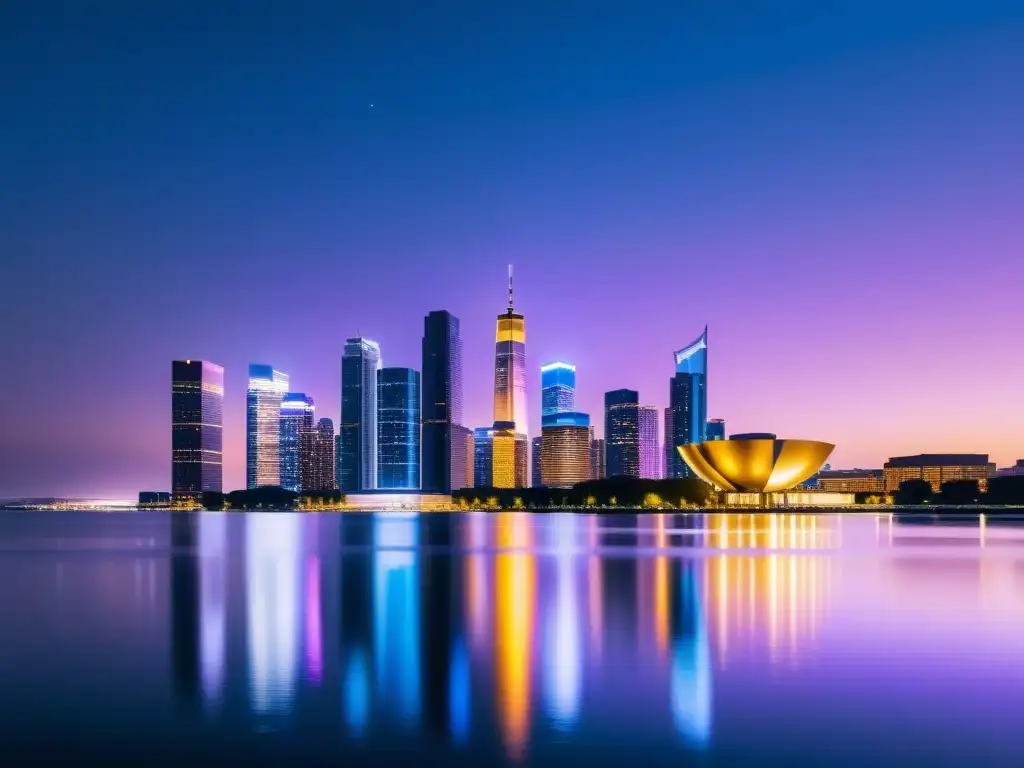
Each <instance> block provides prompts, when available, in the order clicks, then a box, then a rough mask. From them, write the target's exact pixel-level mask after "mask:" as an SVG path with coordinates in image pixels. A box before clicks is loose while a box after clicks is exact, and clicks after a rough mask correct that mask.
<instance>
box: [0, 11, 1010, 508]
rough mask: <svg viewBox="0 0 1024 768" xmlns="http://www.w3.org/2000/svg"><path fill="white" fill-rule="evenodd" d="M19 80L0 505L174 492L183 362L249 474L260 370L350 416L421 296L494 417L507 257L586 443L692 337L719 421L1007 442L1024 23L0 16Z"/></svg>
mask: <svg viewBox="0 0 1024 768" xmlns="http://www.w3.org/2000/svg"><path fill="white" fill-rule="evenodd" d="M0 67H2V68H3V71H4V72H5V73H6V75H5V77H4V78H3V79H2V81H0V98H2V103H3V105H4V113H3V120H2V121H0V255H2V266H0V278H2V284H3V285H4V286H5V288H6V289H7V290H6V291H5V292H4V293H5V295H4V301H3V303H2V306H0V313H2V314H0V321H2V323H3V327H4V329H5V331H4V334H3V337H2V341H0V344H2V346H0V351H2V353H3V359H4V360H5V361H7V363H8V366H9V371H10V372H11V373H10V375H9V377H8V379H7V384H6V385H5V387H4V393H3V395H4V396H3V397H2V398H0V417H2V418H0V424H2V425H3V430H2V434H0V495H11V494H21V493H39V494H43V493H50V492H52V493H90V494H91V493H115V494H118V495H125V494H130V493H131V492H132V491H134V490H137V489H138V488H140V487H143V486H145V487H152V488H165V487H166V486H167V484H168V482H169V480H168V476H169V433H170V430H169V418H168V411H169V385H168V379H169V371H170V363H169V361H170V360H171V359H172V358H174V357H206V358H208V359H212V360H214V361H216V362H219V363H221V364H223V365H225V367H226V369H227V380H228V381H227V387H228V394H227V401H226V408H227V411H228V413H227V429H226V435H225V437H226V441H227V454H228V458H227V472H226V482H227V484H228V485H229V486H230V487H235V486H240V485H241V484H242V475H241V466H242V464H241V461H242V454H243V452H244V448H243V436H242V423H243V422H242V414H243V412H244V397H243V392H244V388H245V366H246V365H247V364H248V363H249V362H267V363H271V364H274V365H276V366H278V367H279V368H281V369H283V370H285V371H287V372H288V373H290V374H291V376H292V385H293V388H294V389H296V390H304V391H306V392H308V393H310V394H312V395H313V397H314V398H315V399H316V400H317V404H318V411H319V412H320V413H322V414H323V415H328V416H332V417H336V416H337V411H338V392H337V390H338V368H339V363H338V358H339V356H340V353H341V348H342V345H343V342H344V338H345V337H346V336H349V335H355V334H356V333H357V332H362V333H363V334H365V335H367V336H369V337H371V338H375V339H377V340H378V341H380V342H381V345H382V347H383V356H384V361H385V363H386V364H394V365H411V366H414V367H417V368H418V367H419V365H420V363H419V338H420V333H421V329H422V316H423V315H424V314H425V313H426V312H427V311H429V310H431V309H437V308H448V309H451V310H452V311H454V312H455V313H456V314H457V315H458V316H460V317H461V318H462V321H463V335H464V337H465V343H466V380H467V381H466V385H467V394H466V397H467V412H466V418H467V421H468V422H469V426H479V425H481V424H485V423H487V421H489V419H490V390H491V386H492V385H491V376H492V366H493V362H492V348H491V346H492V337H491V335H492V333H493V316H494V315H495V314H496V313H497V312H498V311H500V309H501V308H502V305H503V303H504V300H503V291H504V273H505V265H506V264H507V263H508V262H514V263H515V265H516V270H517V275H518V276H519V295H520V298H519V305H520V307H521V308H522V309H523V310H524V311H525V312H526V314H527V323H528V348H529V355H530V365H531V371H534V369H536V368H538V367H539V365H540V364H541V363H542V362H545V361H546V360H548V359H552V358H555V357H561V358H567V359H569V360H571V361H573V362H575V363H577V365H578V367H579V381H580V395H579V397H580V402H579V405H580V407H581V408H582V409H583V410H586V411H589V412H591V413H592V414H594V415H595V422H597V423H600V422H601V418H600V416H599V413H600V400H601V395H602V393H603V391H604V390H606V389H612V388H616V387H623V386H625V387H632V388H637V389H639V390H640V391H641V395H642V397H643V399H644V400H645V401H647V402H651V403H654V404H656V405H665V404H666V400H667V391H668V388H667V383H666V380H667V377H668V375H669V373H670V371H671V362H670V361H671V358H670V353H671V351H672V349H674V348H676V347H678V346H680V345H681V344H684V343H686V342H687V341H689V340H691V339H692V338H693V337H694V336H696V335H697V333H699V331H700V329H701V328H703V326H704V325H705V323H708V324H710V325H711V328H712V337H711V361H712V362H711V367H712V383H711V390H710V405H711V411H712V415H714V416H721V417H724V418H726V419H727V421H728V422H729V424H730V431H732V429H733V428H735V429H736V430H737V431H738V430H741V429H771V430H774V431H777V432H779V433H784V434H793V433H799V434H794V435H793V436H804V437H808V438H820V439H827V440H832V441H834V442H836V443H837V444H838V446H839V447H838V448H837V451H836V460H837V463H838V464H840V465H852V464H865V463H866V464H875V465H877V464H879V463H880V462H881V461H883V460H884V459H885V457H886V456H888V455H890V454H892V453H900V452H914V451H915V450H942V449H963V450H968V449H970V450H978V451H990V452H992V453H993V454H994V455H995V456H996V458H997V459H998V460H999V461H1000V463H1005V462H1007V461H1010V460H1012V459H1013V458H1016V457H1017V455H1018V454H1020V455H1024V446H1021V440H1020V438H1019V435H1020V434H1022V433H1024V415H1021V414H1019V411H1020V409H1019V405H1018V404H1019V392H1020V391H1021V386H1022V365H1024V364H1022V363H1020V362H1017V361H1013V360H1010V359H1009V358H1008V357H1007V355H1005V354H1004V351H1005V349H1007V348H1008V347H1009V346H1011V345H1013V344H1018V345H1019V331H1020V328H1021V325H1022V323H1024V314H1022V310H1021V308H1020V302H1019V286H1020V285H1021V284H1022V282H1024V267H1022V266H1021V263H1022V261H1024V259H1022V258H1021V253H1022V252H1024V225H1022V224H1021V222H1020V219H1021V216H1020V202H1019V201H1020V200H1021V199H1022V193H1024V149H1022V142H1021V136H1022V135H1024V100H1022V99H1021V94H1022V92H1024V91H1022V88H1024V3H1020V2H996V1H995V0H977V1H975V2H969V1H968V0H963V1H961V2H953V1H950V0H930V1H928V2H925V1H923V0H922V1H921V2H910V1H901V0H889V1H888V2H881V1H876V0H849V1H846V0H836V1H835V2H822V1H821V0H819V1H818V2H810V1H808V2H767V1H766V0H762V1H761V2H713V1H711V0H708V1H707V2H689V3H688V2H632V3H626V2H600V1H591V2H525V3H524V2H519V3H511V2H509V3H505V2H501V3H499V2H484V1H482V0H481V1H478V2H466V3H419V2H390V3H389V2H373V3H359V4H355V3H345V2H323V3H310V2H288V3H283V2H282V3H267V2H227V1H218V2H214V3H210V2H177V3H171V2H151V3H139V4H129V3H125V2H120V3H103V2H94V3H70V2H69V3H49V2H10V1H8V2H6V3H4V4H3V6H2V8H0ZM371 105H372V106H371ZM964 348H970V349H971V350H972V357H971V364H972V365H975V366H976V367H977V368H978V369H979V370H982V371H984V372H985V375H983V376H978V377H976V378H975V379H974V380H972V382H971V384H970V387H969V388H968V391H964V390H962V389H957V388H956V385H954V384H953V383H952V382H951V381H948V380H945V379H942V378H941V377H939V376H938V375H937V373H936V371H938V370H944V368H943V367H942V366H941V365H940V363H941V361H943V360H945V359H952V358H953V357H955V359H956V360H957V365H960V364H962V363H963V349H964ZM922 360H924V361H926V362H927V365H923V364H922ZM933 366H934V367H933ZM536 378H537V377H536V376H533V380H534V381H535V380H536ZM922 393H923V394H922ZM1014 393H1017V394H1016V395H1015V394H1014ZM531 397H532V400H531V403H532V405H533V406H534V409H533V410H534V411H537V410H538V408H537V407H536V405H537V403H538V401H539V393H538V392H536V391H535V392H534V393H533V394H532V396H531ZM951 397H958V398H960V399H961V400H962V401H966V402H970V403H976V404H977V405H976V406H972V408H971V409H970V410H969V411H968V410H964V411H963V412H962V413H958V414H957V415H956V416H954V417H949V418H952V420H951V421H950V420H945V419H946V417H944V418H943V419H939V418H937V417H936V415H935V414H936V413H937V412H938V411H939V410H940V409H942V408H944V407H947V406H945V405H944V403H947V402H948V401H949V399H950V398H951ZM837 403H838V404H841V407H838V408H837V407H836V404H837ZM1011 411H1012V412H1011ZM535 417H536V413H531V419H532V420H533V421H536V418H535ZM979 424H991V427H990V428H986V429H979V427H978V425H979Z"/></svg>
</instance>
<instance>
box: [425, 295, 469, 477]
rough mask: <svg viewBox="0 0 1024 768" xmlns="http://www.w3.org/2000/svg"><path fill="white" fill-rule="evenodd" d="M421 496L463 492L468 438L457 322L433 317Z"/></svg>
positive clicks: (428, 334) (428, 330)
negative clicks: (456, 491) (453, 491)
mask: <svg viewBox="0 0 1024 768" xmlns="http://www.w3.org/2000/svg"><path fill="white" fill-rule="evenodd" d="M422 389H423V393H422V397H423V401H422V410H421V415H422V417H423V433H422V440H423V451H422V470H423V471H422V483H423V490H424V491H427V492H432V493H449V492H450V491H451V490H452V489H453V488H464V487H466V486H465V485H464V483H465V478H466V476H467V461H471V459H470V457H469V455H467V454H466V453H465V449H466V443H467V439H468V438H471V437H472V432H471V431H469V430H468V429H466V428H464V427H462V339H461V337H460V335H459V318H457V317H455V316H454V315H453V314H452V313H451V312H446V311H444V310H438V311H434V312H431V313H430V314H428V315H427V316H426V318H424V321H423V377H422Z"/></svg>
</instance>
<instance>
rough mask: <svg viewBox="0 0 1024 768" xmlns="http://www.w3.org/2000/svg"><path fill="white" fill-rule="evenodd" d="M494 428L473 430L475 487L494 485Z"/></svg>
mask: <svg viewBox="0 0 1024 768" xmlns="http://www.w3.org/2000/svg"><path fill="white" fill-rule="evenodd" d="M493 470H494V429H493V428H491V427H477V428H476V429H474V430H473V487H474V488H490V487H492V486H493V485H494V472H493Z"/></svg>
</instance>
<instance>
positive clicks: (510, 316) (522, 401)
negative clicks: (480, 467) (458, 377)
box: [492, 267, 529, 488]
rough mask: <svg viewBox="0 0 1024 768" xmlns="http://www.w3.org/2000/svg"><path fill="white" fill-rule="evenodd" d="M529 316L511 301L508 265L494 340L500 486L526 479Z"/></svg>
mask: <svg viewBox="0 0 1024 768" xmlns="http://www.w3.org/2000/svg"><path fill="white" fill-rule="evenodd" d="M526 425H527V421H526V320H525V318H524V317H523V316H522V315H519V314H516V312H515V310H514V309H513V305H512V267H509V268H508V309H507V310H506V311H505V312H503V313H502V314H500V315H498V325H497V332H496V333H495V344H494V435H493V446H492V448H493V460H494V467H493V468H492V479H493V480H494V485H495V487H498V488H521V487H524V486H525V485H526V483H527V474H526V470H527V466H526V465H527V461H526V454H527V453H528V441H529V438H528V436H527V435H528V431H527V426H526Z"/></svg>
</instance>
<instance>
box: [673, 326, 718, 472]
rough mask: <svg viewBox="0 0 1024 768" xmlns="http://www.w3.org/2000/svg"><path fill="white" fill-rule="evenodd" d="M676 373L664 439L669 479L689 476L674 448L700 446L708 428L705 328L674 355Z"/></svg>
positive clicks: (687, 468)
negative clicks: (669, 430)
mask: <svg viewBox="0 0 1024 768" xmlns="http://www.w3.org/2000/svg"><path fill="white" fill-rule="evenodd" d="M674 359H675V364H676V372H675V375H674V376H673V377H672V380H671V382H670V386H669V407H670V408H671V409H672V436H671V437H672V439H671V440H669V436H668V435H666V436H665V446H666V451H667V452H668V455H669V456H670V462H669V473H668V474H669V476H670V477H693V472H692V471H691V470H690V468H689V467H688V466H687V465H686V463H685V462H684V461H683V460H682V457H681V456H680V455H679V452H678V451H677V450H676V448H677V447H678V446H680V445H689V444H690V443H702V442H704V440H705V439H706V436H707V425H708V329H707V327H705V328H704V333H702V334H701V335H700V336H698V337H697V338H696V339H695V340H694V341H692V342H690V343H689V344H688V345H686V346H685V347H683V348H682V349H680V350H678V351H676V352H675V354H674Z"/></svg>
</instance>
